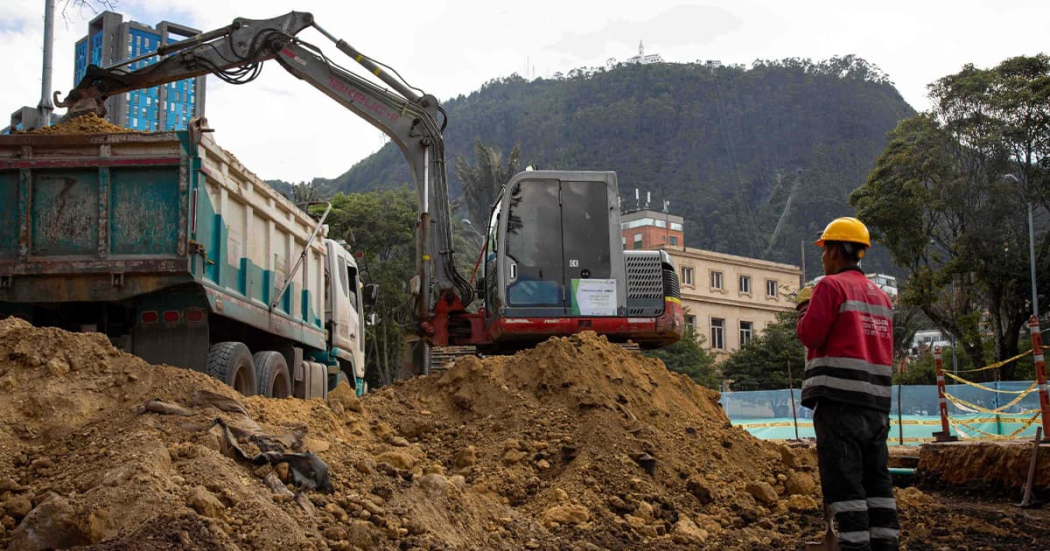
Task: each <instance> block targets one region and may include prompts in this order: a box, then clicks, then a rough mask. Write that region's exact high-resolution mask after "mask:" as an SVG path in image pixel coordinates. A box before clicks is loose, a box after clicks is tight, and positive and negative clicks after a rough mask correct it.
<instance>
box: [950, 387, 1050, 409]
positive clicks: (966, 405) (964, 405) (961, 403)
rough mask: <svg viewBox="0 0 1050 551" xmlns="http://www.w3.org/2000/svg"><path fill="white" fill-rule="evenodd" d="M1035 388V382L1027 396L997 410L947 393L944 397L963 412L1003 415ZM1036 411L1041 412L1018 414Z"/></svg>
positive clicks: (1029, 388) (1023, 395)
mask: <svg viewBox="0 0 1050 551" xmlns="http://www.w3.org/2000/svg"><path fill="white" fill-rule="evenodd" d="M1034 388H1035V383H1034V382H1033V383H1032V386H1030V387H1028V390H1027V391H1026V392H1025V394H1021V395H1020V396H1018V397H1017V398H1014V399H1013V400H1010V403H1008V404H1003V405H1001V406H999V407H998V408H996V409H988V408H983V407H981V406H979V405H977V404H973V403H970V402H967V401H966V400H963V399H962V398H956V397H955V396H952V395H951V394H948V393H947V392H945V393H944V397H945V398H946V399H947V400H948V401H949V402H951V403H953V404H955V407H957V408H959V409H961V410H965V411H973V412H979V413H1003V412H1004V410H1006V408H1009V407H1012V406H1014V405H1016V404H1017V402H1020V401H1021V399H1023V398H1024V397H1025V396H1027V394H1028V393H1029V392H1032V390H1033V389H1034ZM1035 411H1039V410H1036V409H1030V410H1025V411H1021V412H1018V413H1020V414H1023V415H1029V414H1031V413H1033V412H1035Z"/></svg>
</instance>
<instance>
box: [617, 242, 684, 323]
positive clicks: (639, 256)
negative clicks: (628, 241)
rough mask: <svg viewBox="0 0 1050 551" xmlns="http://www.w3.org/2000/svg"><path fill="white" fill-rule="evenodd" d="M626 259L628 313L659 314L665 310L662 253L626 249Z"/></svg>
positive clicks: (631, 314) (637, 314) (638, 314)
mask: <svg viewBox="0 0 1050 551" xmlns="http://www.w3.org/2000/svg"><path fill="white" fill-rule="evenodd" d="M624 260H625V262H626V264H627V315H629V316H659V315H660V314H662V313H663V311H664V275H663V269H662V268H663V266H662V264H661V262H660V253H659V252H658V251H624ZM672 275H674V272H672ZM675 287H676V288H677V278H675Z"/></svg>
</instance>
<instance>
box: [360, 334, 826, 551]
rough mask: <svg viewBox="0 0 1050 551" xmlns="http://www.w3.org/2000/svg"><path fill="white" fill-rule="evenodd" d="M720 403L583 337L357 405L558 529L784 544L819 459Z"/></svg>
mask: <svg viewBox="0 0 1050 551" xmlns="http://www.w3.org/2000/svg"><path fill="white" fill-rule="evenodd" d="M717 400H718V395H717V393H715V392H712V391H709V390H706V389H704V388H703V387H700V386H698V385H696V384H694V383H693V382H692V381H690V380H689V379H688V378H686V377H684V376H681V375H677V374H674V373H671V372H669V371H667V370H666V369H665V368H664V367H663V364H662V363H660V362H659V361H657V360H653V359H650V358H646V357H644V356H641V355H640V354H637V353H633V352H628V351H626V350H623V349H622V348H620V347H617V346H613V345H610V344H609V343H608V342H607V341H606V340H605V339H604V338H603V337H598V336H595V335H594V334H592V333H585V334H582V335H578V336H574V337H571V338H562V339H552V340H550V341H548V342H546V343H544V344H541V345H540V346H538V347H537V348H535V349H533V350H531V351H528V352H523V353H519V354H517V355H516V356H513V357H502V358H492V359H488V360H485V361H481V360H478V359H476V358H464V359H461V360H460V361H459V362H457V363H456V364H455V365H454V366H453V367H452V368H451V369H449V370H448V371H447V372H445V373H443V374H441V375H440V376H435V377H426V378H419V379H414V380H410V381H408V382H405V383H401V384H398V385H394V386H393V387H391V388H386V389H382V390H380V391H379V392H376V393H374V394H373V395H371V396H369V397H368V399H367V400H366V403H367V405H368V409H369V410H370V411H371V412H372V413H373V415H374V416H375V417H376V419H377V420H378V421H379V427H380V428H381V431H382V432H391V433H392V434H397V435H400V436H402V437H403V438H406V439H411V440H415V441H418V442H419V443H420V444H421V445H422V446H423V447H424V449H425V450H427V452H428V454H427V458H428V459H429V460H431V461H434V460H436V461H437V462H438V463H439V464H440V465H441V466H442V467H444V468H445V469H446V470H447V471H448V472H450V473H454V474H458V475H461V476H463V477H465V478H466V480H467V482H468V483H469V484H470V485H471V486H472V487H473V488H474V489H475V491H477V492H479V493H482V494H485V495H489V496H491V497H492V498H493V499H495V500H498V501H500V502H502V503H504V504H506V505H509V506H511V507H514V508H515V509H516V510H518V511H522V512H525V513H527V514H528V515H529V516H531V517H533V518H536V519H538V520H540V522H541V523H543V524H545V526H546V527H547V528H548V529H550V530H552V531H553V532H554V533H557V534H565V535H566V536H569V537H571V538H573V539H585V540H590V541H592V542H594V543H595V544H598V545H601V546H616V545H623V544H624V543H626V542H631V543H636V544H641V543H642V542H643V541H645V540H647V539H658V538H661V537H663V536H670V538H669V539H672V540H674V541H676V542H680V543H693V544H696V543H700V542H711V543H716V542H721V543H720V545H721V546H724V545H729V544H730V543H743V544H746V545H750V544H760V545H766V546H769V545H773V546H779V545H782V544H785V543H788V542H789V541H791V537H792V535H793V534H796V533H797V532H798V530H799V525H798V515H797V514H796V513H795V512H792V511H791V508H792V507H793V508H795V509H796V510H799V509H801V510H815V509H816V503H815V501H814V499H815V498H818V497H819V494H817V493H816V487H815V481H814V480H815V477H814V467H815V465H813V464H812V463H807V462H806V461H803V460H802V459H801V458H799V457H795V456H794V454H792V452H791V451H789V450H787V449H786V448H782V447H780V446H777V445H774V444H769V443H764V442H761V441H759V440H756V439H754V438H752V437H751V436H750V435H748V434H747V433H746V432H744V431H743V430H741V429H737V428H733V427H731V426H730V424H729V422H728V420H727V419H726V417H725V415H724V414H723V413H722V411H721V408H720V407H719V405H718V401H717ZM388 426H389V428H387V427H388ZM789 489H790V490H791V491H788V490H789ZM792 493H795V494H799V497H797V498H795V500H793V501H790V500H789V498H790V494H792Z"/></svg>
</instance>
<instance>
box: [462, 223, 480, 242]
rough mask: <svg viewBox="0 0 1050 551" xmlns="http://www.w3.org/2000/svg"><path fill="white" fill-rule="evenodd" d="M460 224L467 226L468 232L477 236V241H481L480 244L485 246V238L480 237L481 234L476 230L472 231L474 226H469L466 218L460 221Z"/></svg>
mask: <svg viewBox="0 0 1050 551" xmlns="http://www.w3.org/2000/svg"><path fill="white" fill-rule="evenodd" d="M462 222H463V223H464V224H466V225H467V228H468V229H470V231H472V232H474V235H476V236H478V239H481V244H482V245H484V244H485V236H484V235H481V233H480V232H479V231H478V230H476V229H474V224H471V223H470V220H468V219H466V218H464V219H463V220H462Z"/></svg>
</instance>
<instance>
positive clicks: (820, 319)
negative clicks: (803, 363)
mask: <svg viewBox="0 0 1050 551" xmlns="http://www.w3.org/2000/svg"><path fill="white" fill-rule="evenodd" d="M838 295H839V292H838V289H837V288H836V287H835V285H833V284H832V283H831V282H830V281H828V280H826V279H825V280H821V281H820V282H819V283H817V286H816V287H815V288H814V289H813V297H812V298H811V299H810V301H809V306H808V307H806V308H804V309H803V310H802V312H801V313H800V314H799V318H798V325H797V326H796V328H795V329H796V332H797V334H798V340H800V341H802V344H803V345H805V347H806V348H820V347H822V346H823V345H824V342H825V341H826V340H827V338H828V335H829V334H831V328H832V326H834V325H835V320H836V319H837V318H838V315H839V303H840V302H841V300H839V296H838Z"/></svg>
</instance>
